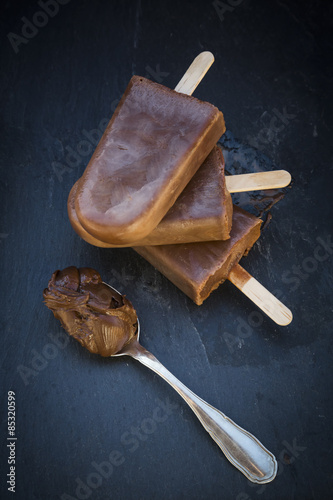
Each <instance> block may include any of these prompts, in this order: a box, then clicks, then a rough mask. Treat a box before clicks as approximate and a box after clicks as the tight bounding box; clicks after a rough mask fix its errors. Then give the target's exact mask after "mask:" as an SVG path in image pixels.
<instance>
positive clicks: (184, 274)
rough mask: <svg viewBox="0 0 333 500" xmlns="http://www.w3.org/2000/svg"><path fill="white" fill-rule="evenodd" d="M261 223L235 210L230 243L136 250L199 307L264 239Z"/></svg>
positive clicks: (147, 247) (150, 247)
mask: <svg viewBox="0 0 333 500" xmlns="http://www.w3.org/2000/svg"><path fill="white" fill-rule="evenodd" d="M261 222H262V221H261V220H260V219H258V218H257V217H255V216H254V215H252V214H249V213H248V212H246V211H245V210H242V209H241V208H239V207H237V206H234V212H233V220H232V229H231V233H230V239H229V240H226V241H207V242H200V243H187V244H185V243H184V244H180V245H159V246H144V247H134V250H136V252H138V253H139V254H140V255H141V256H142V257H144V258H145V259H146V260H147V261H148V262H150V263H151V264H152V265H153V266H154V267H155V268H156V269H158V270H159V271H160V272H161V273H162V274H164V276H166V277H167V278H168V279H169V280H170V281H172V283H174V284H175V285H176V286H177V287H178V288H180V289H181V290H182V291H183V292H184V293H186V295H188V296H189V297H190V298H191V299H192V300H193V301H194V302H195V303H196V304H198V305H201V304H202V303H203V301H204V300H205V299H206V298H207V297H208V296H209V295H210V294H211V292H212V291H213V290H215V289H216V288H217V287H218V286H219V285H220V284H221V283H223V282H224V281H225V280H226V279H227V277H228V275H229V273H230V271H231V269H232V268H233V266H234V265H235V264H237V263H238V262H239V261H240V259H241V258H242V256H243V255H247V253H248V251H249V250H250V248H251V247H252V246H253V244H254V243H255V241H256V240H257V239H258V238H259V236H260V225H261Z"/></svg>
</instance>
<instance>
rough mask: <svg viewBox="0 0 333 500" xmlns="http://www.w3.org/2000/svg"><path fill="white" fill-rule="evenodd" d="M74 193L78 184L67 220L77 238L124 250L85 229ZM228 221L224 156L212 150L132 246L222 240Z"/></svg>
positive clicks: (229, 224) (70, 203)
mask: <svg viewBox="0 0 333 500" xmlns="http://www.w3.org/2000/svg"><path fill="white" fill-rule="evenodd" d="M76 190H77V183H76V184H74V186H73V188H72V190H71V193H70V195H69V197H68V216H69V219H70V222H71V224H72V226H73V228H74V229H75V231H76V232H77V233H78V234H79V236H81V238H83V239H84V240H85V241H87V242H88V243H90V244H92V245H95V246H102V247H104V248H109V247H114V246H124V245H113V244H110V243H107V242H102V241H101V240H99V239H97V238H95V237H94V236H92V235H91V234H89V233H88V232H87V231H86V230H85V229H84V227H83V226H82V225H81V224H80V221H79V219H78V217H77V215H76V211H75V193H76ZM231 221H232V201H231V196H230V194H229V192H228V191H227V189H226V182H225V176H224V159H223V154H222V151H221V149H220V148H219V147H218V146H215V147H214V148H213V151H212V152H211V153H210V154H209V155H208V157H207V158H206V160H205V161H204V163H203V164H202V165H201V167H200V168H199V170H198V171H197V172H196V174H195V175H194V176H193V178H192V179H191V180H190V182H189V184H188V185H187V186H186V187H185V189H184V191H183V192H182V193H181V194H180V196H179V197H178V198H177V200H176V202H175V204H174V205H173V206H172V207H171V208H170V210H169V211H168V213H167V214H166V215H165V216H164V218H163V219H162V221H161V222H160V223H159V224H158V225H157V227H156V228H155V229H153V231H152V232H151V233H150V234H148V235H147V236H146V237H145V238H143V239H142V240H141V241H137V242H135V246H141V245H165V244H175V243H187V242H193V241H209V240H225V239H227V238H229V233H230V229H231ZM125 246H128V245H125Z"/></svg>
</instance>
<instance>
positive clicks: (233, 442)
mask: <svg viewBox="0 0 333 500" xmlns="http://www.w3.org/2000/svg"><path fill="white" fill-rule="evenodd" d="M124 354H127V355H129V356H131V357H133V358H134V359H136V360H137V361H140V363H142V364H143V365H145V366H147V367H148V368H150V369H151V370H153V371H154V372H155V373H157V374H158V375H160V376H161V377H162V378H163V379H164V380H166V382H168V383H169V384H170V385H171V386H172V387H173V388H174V389H175V390H176V391H177V392H178V394H180V396H181V397H182V398H183V399H184V400H185V401H186V403H187V404H188V405H189V406H190V408H192V410H193V411H194V413H195V414H196V416H197V417H198V419H199V420H200V422H201V424H202V425H203V426H204V428H205V429H206V431H207V432H209V434H210V435H211V437H212V438H213V439H214V441H215V442H216V443H217V444H218V446H219V447H220V448H221V450H222V451H223V453H224V454H225V456H226V457H227V459H228V460H229V461H230V462H231V463H232V464H233V465H234V466H235V467H236V468H237V469H239V470H240V471H241V472H242V473H243V474H244V475H245V476H246V477H247V478H248V479H249V480H250V481H252V482H254V483H260V484H262V483H268V482H270V481H272V480H273V479H274V478H275V476H276V472H277V462H276V459H275V457H274V455H272V453H270V452H269V451H268V450H267V449H266V448H265V447H264V446H263V445H262V444H261V443H260V441H258V439H257V438H255V437H254V436H253V435H252V434H250V433H249V432H247V431H245V430H244V429H242V428H241V427H239V425H237V424H235V422H233V421H232V420H231V419H230V418H228V417H227V416H226V415H224V414H223V413H222V412H220V411H219V410H217V409H216V408H213V407H212V406H211V405H209V404H208V403H206V402H205V401H203V400H202V399H201V398H199V397H198V396H196V395H195V394H194V393H193V392H192V391H190V389H188V388H187V387H186V386H185V385H184V384H183V383H182V382H180V381H179V380H178V379H177V378H176V377H175V376H174V375H172V373H170V372H169V370H167V369H166V368H165V367H164V366H163V365H162V364H161V363H160V362H159V361H158V360H157V359H156V358H155V356H153V354H151V353H150V352H149V351H147V350H146V349H144V348H143V347H142V346H141V345H140V344H139V343H137V342H135V343H133V344H132V345H131V346H129V347H128V348H127V349H126V352H124Z"/></svg>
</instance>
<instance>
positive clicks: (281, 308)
mask: <svg viewBox="0 0 333 500" xmlns="http://www.w3.org/2000/svg"><path fill="white" fill-rule="evenodd" d="M228 280H229V281H231V283H233V284H234V285H235V286H236V287H237V288H239V290H241V291H242V292H243V293H244V294H245V295H246V296H247V297H248V298H249V299H251V300H252V302H254V303H255V304H256V305H257V306H258V307H259V308H260V309H261V310H262V311H263V312H264V313H265V314H267V316H269V317H270V318H271V319H272V320H273V321H275V323H277V324H278V325H281V326H286V325H289V323H291V321H292V319H293V315H292V312H291V311H290V310H289V309H288V307H286V306H285V305H284V304H282V302H280V301H279V300H278V299H277V298H276V297H275V296H274V295H273V294H271V292H269V291H268V290H266V288H265V287H264V286H263V285H261V284H260V283H259V281H257V280H256V279H255V278H253V277H252V276H251V274H249V273H248V272H247V271H245V269H243V268H242V266H240V265H239V264H236V265H235V266H234V267H233V268H232V269H231V272H230V273H229V276H228Z"/></svg>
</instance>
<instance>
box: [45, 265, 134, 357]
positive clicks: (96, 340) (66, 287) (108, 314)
mask: <svg viewBox="0 0 333 500" xmlns="http://www.w3.org/2000/svg"><path fill="white" fill-rule="evenodd" d="M43 297H44V301H45V304H46V305H47V307H48V308H49V309H51V311H52V312H53V314H54V316H55V317H56V318H57V319H59V320H60V322H61V324H62V326H63V327H64V329H65V330H66V331H67V333H69V335H71V336H72V337H74V338H75V339H76V340H78V341H79V342H80V344H81V345H82V346H83V347H86V348H87V349H88V351H90V352H93V353H97V354H100V355H101V356H112V355H113V354H116V353H117V352H119V351H120V350H121V349H122V348H123V347H124V345H125V344H127V343H128V342H129V341H130V340H131V339H132V338H133V337H134V336H135V335H136V332H137V315H136V312H135V309H134V308H133V306H132V304H131V303H130V301H129V300H127V299H126V297H125V296H124V295H121V294H119V293H118V292H117V291H116V290H114V289H112V288H110V287H109V286H108V285H106V284H105V283H103V281H102V278H101V276H100V274H99V273H98V272H97V271H95V270H94V269H90V268H86V267H81V268H79V269H78V268H76V267H74V266H71V267H67V268H66V269H63V270H62V271H55V272H54V273H53V274H52V277H51V279H50V281H49V284H48V288H46V289H45V290H44V292H43Z"/></svg>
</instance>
